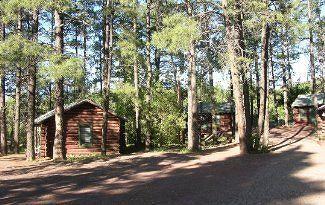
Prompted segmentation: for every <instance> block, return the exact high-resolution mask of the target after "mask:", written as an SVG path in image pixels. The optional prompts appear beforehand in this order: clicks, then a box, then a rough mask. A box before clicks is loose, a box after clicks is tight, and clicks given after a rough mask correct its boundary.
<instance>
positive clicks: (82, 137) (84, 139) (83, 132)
mask: <svg viewBox="0 0 325 205" xmlns="http://www.w3.org/2000/svg"><path fill="white" fill-rule="evenodd" d="M79 142H80V145H91V142H92V127H91V125H79Z"/></svg>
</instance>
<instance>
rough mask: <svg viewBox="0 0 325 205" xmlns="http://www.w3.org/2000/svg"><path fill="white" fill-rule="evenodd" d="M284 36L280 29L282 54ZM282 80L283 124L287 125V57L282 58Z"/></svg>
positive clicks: (283, 53)
mask: <svg viewBox="0 0 325 205" xmlns="http://www.w3.org/2000/svg"><path fill="white" fill-rule="evenodd" d="M285 41H286V40H285V38H284V31H282V51H281V52H282V56H285V50H286V45H285V44H286V42H285ZM282 61H283V62H282V80H283V86H282V88H283V107H284V113H285V116H284V123H285V126H289V117H290V116H289V106H288V94H289V88H288V82H287V80H288V63H287V59H286V58H283V59H282Z"/></svg>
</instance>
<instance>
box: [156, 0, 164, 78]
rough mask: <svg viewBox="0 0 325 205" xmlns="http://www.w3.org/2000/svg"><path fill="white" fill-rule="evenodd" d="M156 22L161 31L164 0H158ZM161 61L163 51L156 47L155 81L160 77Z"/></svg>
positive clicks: (157, 29)
mask: <svg viewBox="0 0 325 205" xmlns="http://www.w3.org/2000/svg"><path fill="white" fill-rule="evenodd" d="M155 3H156V22H155V27H156V29H155V31H156V32H157V31H159V30H160V28H161V23H162V12H161V9H162V7H163V4H162V1H161V0H156V2H155ZM160 63H161V51H160V49H158V48H156V49H155V68H156V70H155V77H154V80H155V82H158V81H159V78H160Z"/></svg>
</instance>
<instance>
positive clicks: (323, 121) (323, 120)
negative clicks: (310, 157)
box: [317, 105, 325, 139]
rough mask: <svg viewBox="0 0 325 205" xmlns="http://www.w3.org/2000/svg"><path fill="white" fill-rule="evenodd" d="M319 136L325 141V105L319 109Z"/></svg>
mask: <svg viewBox="0 0 325 205" xmlns="http://www.w3.org/2000/svg"><path fill="white" fill-rule="evenodd" d="M317 126H318V131H317V134H318V136H319V137H320V138H322V139H325V105H323V106H321V107H320V108H318V111H317Z"/></svg>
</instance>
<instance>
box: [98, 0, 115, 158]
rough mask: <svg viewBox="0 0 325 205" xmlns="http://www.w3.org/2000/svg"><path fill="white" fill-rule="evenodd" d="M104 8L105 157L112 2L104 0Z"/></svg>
mask: <svg viewBox="0 0 325 205" xmlns="http://www.w3.org/2000/svg"><path fill="white" fill-rule="evenodd" d="M104 7H105V8H106V9H109V10H110V13H109V14H106V15H105V18H104V55H103V60H104V63H103V66H104V67H103V108H104V112H103V137H102V142H101V149H102V155H106V149H107V147H106V142H107V132H108V110H109V95H110V82H111V69H112V44H113V11H112V7H113V4H112V0H106V2H105V4H104Z"/></svg>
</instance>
